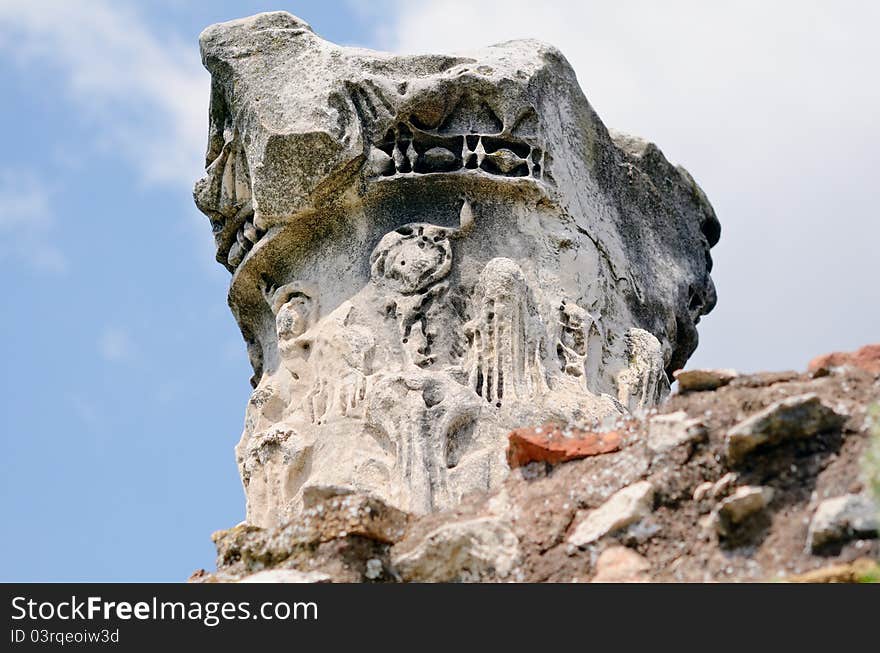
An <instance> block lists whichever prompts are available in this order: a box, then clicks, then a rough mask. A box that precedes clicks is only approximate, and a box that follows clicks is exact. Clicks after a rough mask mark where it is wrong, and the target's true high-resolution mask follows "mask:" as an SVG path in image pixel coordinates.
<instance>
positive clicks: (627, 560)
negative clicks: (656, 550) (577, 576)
mask: <svg viewBox="0 0 880 653" xmlns="http://www.w3.org/2000/svg"><path fill="white" fill-rule="evenodd" d="M650 570H651V563H650V562H648V560H647V559H646V558H645V557H644V556H641V555H639V554H638V553H636V552H635V551H633V550H632V549H630V548H627V547H625V546H612V547H609V548H607V549H605V550H604V551H603V552H602V553H600V554H599V557H598V558H597V560H596V575H595V576H593V581H592V582H594V583H646V582H648V581H649V580H650V576H649V575H648V572H649V571H650Z"/></svg>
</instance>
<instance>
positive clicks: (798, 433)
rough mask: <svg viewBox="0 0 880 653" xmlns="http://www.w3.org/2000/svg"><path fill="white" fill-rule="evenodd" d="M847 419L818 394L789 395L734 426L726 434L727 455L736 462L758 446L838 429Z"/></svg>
mask: <svg viewBox="0 0 880 653" xmlns="http://www.w3.org/2000/svg"><path fill="white" fill-rule="evenodd" d="M845 421H846V416H845V415H841V414H839V413H837V412H835V411H834V409H833V408H831V407H830V406H828V405H827V404H825V403H823V402H822V400H821V399H819V397H818V396H817V395H815V394H812V393H810V394H804V395H798V396H796V397H789V398H788V399H783V400H782V401H777V402H776V403H773V404H771V405H770V406H767V408H765V409H764V410H761V411H759V412H757V413H755V414H754V415H752V416H750V417H748V418H746V419H745V420H743V421H742V422H740V423H739V424H737V425H736V426H734V427H733V428H732V429H731V430H730V431H729V432H728V434H727V458H728V460H729V461H731V462H733V463H737V462H740V461H741V460H743V458H745V457H746V456H747V455H748V454H749V453H751V452H752V451H753V450H754V449H756V448H758V447H762V446H771V445H775V444H779V443H780V442H782V441H784V440H791V439H795V438H806V437H810V436H813V435H816V434H817V433H821V432H823V431H831V430H834V429H838V428H840V427H841V426H842V425H843V423H844V422H845Z"/></svg>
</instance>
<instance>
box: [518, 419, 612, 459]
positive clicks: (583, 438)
mask: <svg viewBox="0 0 880 653" xmlns="http://www.w3.org/2000/svg"><path fill="white" fill-rule="evenodd" d="M508 442H509V444H508V445H507V464H508V465H509V466H510V468H511V469H514V468H516V467H522V466H523V465H528V464H529V463H532V462H546V463H550V464H552V465H555V464H557V463H561V462H565V461H567V460H577V459H578V458H586V457H587V456H596V455H599V454H603V453H610V452H611V451H616V450H617V449H619V448H620V442H621V434H620V433H618V432H617V431H606V432H592V431H584V430H582V429H578V428H574V427H559V426H556V425H554V424H545V425H544V426H538V427H534V428H532V427H528V428H521V429H516V430H515V431H511V432H510V435H509V436H508Z"/></svg>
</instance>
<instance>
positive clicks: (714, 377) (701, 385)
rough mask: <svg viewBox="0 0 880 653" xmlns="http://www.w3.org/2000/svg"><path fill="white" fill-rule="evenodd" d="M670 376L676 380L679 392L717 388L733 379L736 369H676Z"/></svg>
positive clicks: (735, 375)
mask: <svg viewBox="0 0 880 653" xmlns="http://www.w3.org/2000/svg"><path fill="white" fill-rule="evenodd" d="M672 376H673V377H674V378H675V380H676V381H678V391H679V392H701V391H705V390H717V389H718V388H720V387H721V386H725V385H727V384H728V383H730V382H731V381H733V380H734V379H735V378H736V377H737V376H738V374H737V372H736V370H676V371H675V372H674V373H673V374H672Z"/></svg>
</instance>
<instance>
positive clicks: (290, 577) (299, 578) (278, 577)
mask: <svg viewBox="0 0 880 653" xmlns="http://www.w3.org/2000/svg"><path fill="white" fill-rule="evenodd" d="M330 581H331V578H330V576H329V574H324V573H322V572H319V571H299V570H297V569H266V570H264V571H258V572H257V573H255V574H251V575H250V576H245V577H244V578H242V579H241V580H240V581H238V582H239V583H329V582H330Z"/></svg>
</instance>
